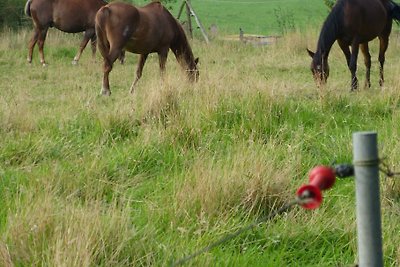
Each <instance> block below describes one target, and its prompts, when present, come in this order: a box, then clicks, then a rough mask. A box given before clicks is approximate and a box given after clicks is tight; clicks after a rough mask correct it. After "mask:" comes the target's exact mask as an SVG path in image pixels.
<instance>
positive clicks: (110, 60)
mask: <svg viewBox="0 0 400 267" xmlns="http://www.w3.org/2000/svg"><path fill="white" fill-rule="evenodd" d="M120 54H121V49H113V48H112V47H111V49H110V52H109V54H108V55H107V56H105V57H104V56H103V57H104V69H103V70H104V76H103V86H102V90H101V94H102V95H111V90H110V81H109V79H108V77H109V75H110V72H111V70H112V67H113V64H114V62H115V60H116V59H117V58H118V56H119V55H120Z"/></svg>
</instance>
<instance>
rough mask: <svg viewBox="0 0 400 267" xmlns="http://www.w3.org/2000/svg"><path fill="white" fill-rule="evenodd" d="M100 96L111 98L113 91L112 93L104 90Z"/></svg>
mask: <svg viewBox="0 0 400 267" xmlns="http://www.w3.org/2000/svg"><path fill="white" fill-rule="evenodd" d="M100 94H101V95H104V96H110V95H111V91H110V90H104V89H102V90H101V92H100Z"/></svg>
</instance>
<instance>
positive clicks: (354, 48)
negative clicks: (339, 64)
mask: <svg viewBox="0 0 400 267" xmlns="http://www.w3.org/2000/svg"><path fill="white" fill-rule="evenodd" d="M358 49H359V43H358V42H354V43H353V44H352V45H351V57H350V64H349V69H350V72H351V91H355V90H357V88H358V79H357V57H358Z"/></svg>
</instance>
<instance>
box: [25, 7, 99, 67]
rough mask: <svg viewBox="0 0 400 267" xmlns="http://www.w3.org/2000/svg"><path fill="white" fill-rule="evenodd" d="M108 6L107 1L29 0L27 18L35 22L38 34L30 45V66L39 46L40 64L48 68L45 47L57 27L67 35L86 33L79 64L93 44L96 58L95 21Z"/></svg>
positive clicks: (79, 52)
mask: <svg viewBox="0 0 400 267" xmlns="http://www.w3.org/2000/svg"><path fill="white" fill-rule="evenodd" d="M106 4H107V2H105V1H103V0H28V1H27V2H26V4H25V14H26V15H27V16H29V17H31V18H32V20H33V24H34V33H33V36H32V39H31V40H30V42H29V54H28V62H29V63H31V62H32V52H33V48H34V46H35V44H36V43H38V46H39V53H40V62H41V63H42V65H43V66H45V65H46V62H45V60H44V53H43V46H44V42H45V40H46V35H47V30H48V29H49V27H55V28H57V29H59V30H61V31H63V32H68V33H77V32H83V31H84V32H85V33H84V36H83V40H82V42H81V44H80V49H79V51H78V53H77V55H76V56H75V57H74V61H73V63H74V64H76V63H78V61H79V58H80V57H81V54H82V51H83V49H85V47H86V45H87V43H88V42H89V40H91V42H92V53H93V56H94V55H95V53H96V35H95V29H94V19H95V16H96V13H97V11H98V10H99V9H100V8H101V7H102V6H104V5H106Z"/></svg>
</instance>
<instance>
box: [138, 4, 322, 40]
mask: <svg viewBox="0 0 400 267" xmlns="http://www.w3.org/2000/svg"><path fill="white" fill-rule="evenodd" d="M132 2H133V3H135V4H137V5H144V4H145V3H147V2H148V1H145V0H136V1H132ZM181 3H182V1H180V0H177V1H176V3H174V4H171V5H170V6H171V7H172V13H173V14H175V15H177V14H178V10H179V7H180V4H181ZM191 3H192V6H193V8H194V10H195V12H196V14H197V15H198V17H199V19H200V21H201V23H202V24H203V25H204V27H205V28H206V29H208V28H209V27H210V26H211V25H212V24H215V25H216V26H217V27H218V29H219V32H220V33H221V34H222V33H224V34H239V28H242V29H243V31H244V32H245V33H250V34H261V35H281V34H283V33H284V32H285V31H289V30H293V29H295V30H306V29H307V28H309V27H311V28H314V27H316V26H318V27H319V26H320V25H321V21H323V19H324V18H325V17H326V16H327V14H328V8H327V7H326V6H325V4H324V2H323V1H322V0H285V1H279V0H264V1H260V0H238V1H235V0H233V1H232V0H192V1H191ZM185 16H186V15H185V14H183V15H182V19H184V18H185ZM192 23H194V25H195V26H196V24H195V21H194V19H193V22H192ZM195 34H198V35H200V32H199V31H198V30H197V31H195Z"/></svg>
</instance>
